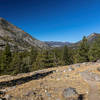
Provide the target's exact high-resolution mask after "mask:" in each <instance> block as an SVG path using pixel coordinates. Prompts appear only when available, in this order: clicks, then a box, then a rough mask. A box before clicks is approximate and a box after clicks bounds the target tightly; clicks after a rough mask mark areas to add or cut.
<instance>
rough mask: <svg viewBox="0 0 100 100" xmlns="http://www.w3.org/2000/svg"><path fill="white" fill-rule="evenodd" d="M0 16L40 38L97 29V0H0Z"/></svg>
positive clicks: (71, 37)
mask: <svg viewBox="0 0 100 100" xmlns="http://www.w3.org/2000/svg"><path fill="white" fill-rule="evenodd" d="M0 17H3V18H5V19H6V20H8V21H9V22H11V23H13V24H14V25H16V26H18V27H20V28H22V29H23V30H24V31H26V32H28V33H29V34H31V35H32V36H33V37H35V38H37V39H39V40H42V41H69V42H76V41H79V40H80V39H82V37H83V36H84V35H85V36H88V35H89V34H91V33H93V32H97V33H100V0H0Z"/></svg>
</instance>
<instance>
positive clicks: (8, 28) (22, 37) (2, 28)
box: [0, 18, 48, 50]
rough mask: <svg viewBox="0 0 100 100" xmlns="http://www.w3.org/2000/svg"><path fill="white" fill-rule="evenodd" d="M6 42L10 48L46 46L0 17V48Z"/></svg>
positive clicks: (21, 48)
mask: <svg viewBox="0 0 100 100" xmlns="http://www.w3.org/2000/svg"><path fill="white" fill-rule="evenodd" d="M7 42H8V43H9V44H10V46H11V48H12V49H14V48H15V47H16V48H17V49H18V50H25V49H28V48H30V47H31V46H35V47H39V48H47V47H48V45H47V44H45V43H44V42H41V41H39V40H37V39H35V38H33V37H31V36H30V35H29V34H28V33H26V32H24V31H23V30H21V29H20V28H18V27H16V26H14V25H13V24H11V23H9V22H8V21H6V20H5V19H3V18H0V48H1V49H3V47H4V46H5V44H6V43H7Z"/></svg>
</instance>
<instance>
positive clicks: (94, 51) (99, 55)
mask: <svg viewBox="0 0 100 100" xmlns="http://www.w3.org/2000/svg"><path fill="white" fill-rule="evenodd" d="M89 59H90V61H97V60H98V59H100V38H98V39H97V40H96V41H95V42H94V43H93V45H92V46H91V48H90V50H89Z"/></svg>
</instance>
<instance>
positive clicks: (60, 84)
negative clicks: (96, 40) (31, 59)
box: [0, 62, 100, 100]
mask: <svg viewBox="0 0 100 100" xmlns="http://www.w3.org/2000/svg"><path fill="white" fill-rule="evenodd" d="M0 100H100V62H84V63H78V64H73V65H69V66H59V67H54V68H48V69H43V70H38V71H34V72H30V73H22V74H18V75H16V76H11V75H3V76H0Z"/></svg>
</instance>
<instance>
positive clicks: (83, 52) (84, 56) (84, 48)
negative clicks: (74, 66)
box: [78, 36, 89, 62]
mask: <svg viewBox="0 0 100 100" xmlns="http://www.w3.org/2000/svg"><path fill="white" fill-rule="evenodd" d="M88 52H89V46H88V42H87V38H86V37H85V36H84V37H83V40H82V41H81V43H80V46H79V49H78V62H88V61H89V58H88Z"/></svg>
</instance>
